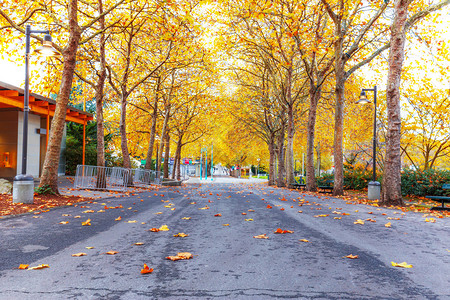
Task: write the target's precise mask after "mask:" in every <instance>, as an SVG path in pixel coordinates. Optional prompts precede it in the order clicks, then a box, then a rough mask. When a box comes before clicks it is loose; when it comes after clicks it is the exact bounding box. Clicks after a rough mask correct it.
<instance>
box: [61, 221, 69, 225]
mask: <svg viewBox="0 0 450 300" xmlns="http://www.w3.org/2000/svg"><path fill="white" fill-rule="evenodd" d="M59 224H69V221H61V222H59Z"/></svg>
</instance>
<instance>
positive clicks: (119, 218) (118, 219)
mask: <svg viewBox="0 0 450 300" xmlns="http://www.w3.org/2000/svg"><path fill="white" fill-rule="evenodd" d="M114 220H115V221H120V220H122V217H121V216H119V217H118V218H116V219H114Z"/></svg>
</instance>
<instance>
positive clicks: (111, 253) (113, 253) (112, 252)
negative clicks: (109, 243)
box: [105, 251, 119, 255]
mask: <svg viewBox="0 0 450 300" xmlns="http://www.w3.org/2000/svg"><path fill="white" fill-rule="evenodd" d="M117 253H119V252H117V251H108V252H106V253H105V254H108V255H116V254H117Z"/></svg>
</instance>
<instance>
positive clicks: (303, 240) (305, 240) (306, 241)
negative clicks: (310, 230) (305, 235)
mask: <svg viewBox="0 0 450 300" xmlns="http://www.w3.org/2000/svg"><path fill="white" fill-rule="evenodd" d="M300 242H304V243H309V241H308V240H307V239H301V240H300Z"/></svg>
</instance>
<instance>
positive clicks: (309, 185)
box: [306, 83, 322, 192]
mask: <svg viewBox="0 0 450 300" xmlns="http://www.w3.org/2000/svg"><path fill="white" fill-rule="evenodd" d="M321 94H322V87H318V88H316V87H315V86H314V83H311V84H310V89H309V112H308V125H307V126H308V127H307V135H306V190H307V191H310V192H316V191H317V182H316V177H315V173H314V140H315V133H316V117H317V105H318V104H319V99H320V97H321Z"/></svg>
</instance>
